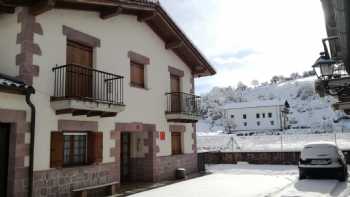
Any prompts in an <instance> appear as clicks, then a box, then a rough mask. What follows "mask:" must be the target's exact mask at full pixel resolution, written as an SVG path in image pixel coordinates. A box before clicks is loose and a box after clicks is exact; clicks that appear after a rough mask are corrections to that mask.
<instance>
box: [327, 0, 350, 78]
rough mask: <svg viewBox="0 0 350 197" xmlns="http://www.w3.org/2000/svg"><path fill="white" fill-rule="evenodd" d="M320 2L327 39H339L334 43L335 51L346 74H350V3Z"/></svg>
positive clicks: (333, 0) (337, 0)
mask: <svg viewBox="0 0 350 197" xmlns="http://www.w3.org/2000/svg"><path fill="white" fill-rule="evenodd" d="M321 2H322V7H323V10H324V15H325V20H326V30H327V34H328V37H333V36H337V37H338V38H339V39H338V41H337V42H336V50H337V53H338V54H340V55H341V59H342V60H343V62H344V64H345V67H346V70H347V72H348V73H350V52H349V49H350V40H349V38H350V34H349V32H350V31H349V30H350V29H349V28H350V13H349V9H350V1H349V0H321ZM332 55H333V54H332Z"/></svg>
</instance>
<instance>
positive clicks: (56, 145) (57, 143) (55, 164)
mask: <svg viewBox="0 0 350 197" xmlns="http://www.w3.org/2000/svg"><path fill="white" fill-rule="evenodd" d="M50 152H51V153H50V167H51V168H60V167H62V166H63V133H62V132H51V147H50Z"/></svg>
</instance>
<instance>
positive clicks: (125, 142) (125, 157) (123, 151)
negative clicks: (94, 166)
mask: <svg viewBox="0 0 350 197" xmlns="http://www.w3.org/2000/svg"><path fill="white" fill-rule="evenodd" d="M120 146H121V147H120V180H121V182H127V181H129V180H130V133H126V132H122V133H121V143H120Z"/></svg>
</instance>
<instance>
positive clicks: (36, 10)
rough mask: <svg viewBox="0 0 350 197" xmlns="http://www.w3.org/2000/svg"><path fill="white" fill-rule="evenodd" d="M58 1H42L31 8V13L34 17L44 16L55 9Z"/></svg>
mask: <svg viewBox="0 0 350 197" xmlns="http://www.w3.org/2000/svg"><path fill="white" fill-rule="evenodd" d="M55 4H56V0H41V1H39V2H38V3H35V4H34V5H33V6H31V7H30V10H29V11H30V13H31V14H32V15H34V16H38V15H40V14H43V13H45V12H47V11H49V10H51V9H52V8H54V7H55Z"/></svg>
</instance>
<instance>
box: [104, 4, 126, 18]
mask: <svg viewBox="0 0 350 197" xmlns="http://www.w3.org/2000/svg"><path fill="white" fill-rule="evenodd" d="M122 12H123V8H122V7H117V8H114V9H106V10H102V11H101V12H100V17H101V18H102V19H109V18H111V17H115V16H118V15H120V14H121V13H122Z"/></svg>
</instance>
